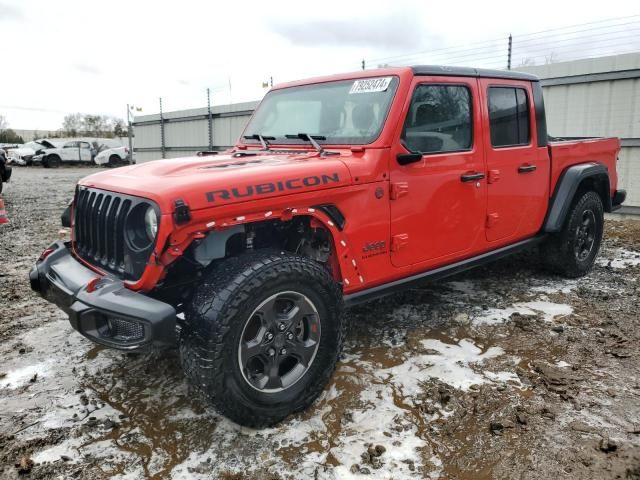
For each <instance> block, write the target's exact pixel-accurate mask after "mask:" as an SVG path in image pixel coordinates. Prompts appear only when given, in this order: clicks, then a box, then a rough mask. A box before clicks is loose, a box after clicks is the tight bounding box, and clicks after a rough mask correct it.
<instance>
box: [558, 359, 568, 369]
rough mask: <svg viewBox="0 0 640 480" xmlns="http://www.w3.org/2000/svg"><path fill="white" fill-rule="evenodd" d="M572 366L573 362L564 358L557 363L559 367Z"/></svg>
mask: <svg viewBox="0 0 640 480" xmlns="http://www.w3.org/2000/svg"><path fill="white" fill-rule="evenodd" d="M570 366H571V364H570V363H567V362H565V361H564V360H560V361H559V362H557V363H556V367H558V368H567V367H570Z"/></svg>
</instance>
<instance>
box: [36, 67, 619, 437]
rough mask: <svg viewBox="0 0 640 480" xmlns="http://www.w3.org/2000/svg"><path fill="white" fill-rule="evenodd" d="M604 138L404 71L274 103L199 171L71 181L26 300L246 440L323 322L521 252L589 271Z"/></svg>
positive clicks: (603, 180) (307, 357) (301, 385)
mask: <svg viewBox="0 0 640 480" xmlns="http://www.w3.org/2000/svg"><path fill="white" fill-rule="evenodd" d="M619 147H620V143H619V141H618V139H615V138H609V139H599V138H583V139H573V138H564V139H554V138H550V137H549V136H548V135H547V129H546V122H545V110H544V105H543V98H542V89H541V86H540V83H539V81H538V79H537V78H536V77H534V76H532V75H528V74H524V73H516V72H511V71H493V70H479V69H473V68H447V67H434V66H417V67H412V68H409V67H407V68H389V69H383V70H375V71H368V72H357V73H351V74H344V75H336V76H331V77H325V78H316V79H312V80H306V81H301V82H293V83H288V84H285V85H280V86H277V87H276V88H274V89H272V90H271V91H270V92H269V93H268V94H267V95H266V96H265V98H264V100H263V101H262V103H261V104H260V106H259V107H258V109H257V110H256V112H255V113H254V115H253V117H252V118H251V120H250V122H249V124H248V125H247V127H246V129H245V132H244V135H243V137H242V138H241V139H240V140H239V141H238V143H237V144H236V145H235V146H234V147H233V148H231V149H229V150H228V151H226V152H224V153H222V154H219V155H205V154H201V155H198V156H195V157H190V158H180V159H173V160H163V161H154V162H149V163H145V164H140V165H134V166H129V167H123V168H118V169H116V170H113V171H108V172H101V173H96V174H94V175H90V176H88V177H87V178H85V179H83V180H81V181H80V182H79V184H78V186H77V188H76V192H75V197H74V199H73V201H72V203H71V204H70V206H69V208H68V209H67V210H66V211H65V213H64V214H63V225H65V226H68V227H71V229H72V237H71V238H72V239H71V241H70V242H67V243H63V242H60V241H58V242H56V243H53V244H52V245H51V246H50V247H48V248H47V249H46V250H44V252H43V253H42V255H41V256H40V258H39V259H38V261H37V263H36V265H35V267H34V268H33V270H32V271H31V273H30V279H31V285H32V288H33V289H35V290H36V291H38V292H40V293H41V295H42V296H44V297H45V298H47V299H49V300H50V301H52V302H55V303H56V304H57V305H59V306H60V307H61V308H62V309H63V310H64V311H65V312H67V313H68V315H69V319H70V321H71V325H72V326H73V328H75V329H76V330H78V331H79V332H80V333H82V334H83V335H85V336H86V337H88V338H89V339H91V340H93V341H94V342H97V343H100V344H103V345H107V346H110V347H114V348H119V349H123V350H135V349H141V348H145V347H148V346H176V345H177V346H178V348H179V350H180V355H181V361H182V365H183V367H184V370H185V372H186V375H187V377H188V378H189V380H190V381H191V382H192V383H193V384H194V385H196V386H197V387H198V388H199V389H201V390H202V391H203V392H205V394H206V395H207V396H208V397H209V398H210V399H211V400H212V402H213V404H214V405H215V406H216V408H217V409H218V410H219V411H220V412H222V413H223V414H225V415H227V416H228V417H230V418H231V419H232V420H234V421H236V422H238V423H240V424H244V425H249V426H254V427H259V426H265V425H271V424H274V423H276V422H278V421H280V420H282V419H283V418H285V417H286V416H287V415H288V414H290V413H292V412H296V411H299V410H301V409H304V408H305V407H307V406H308V405H309V404H310V403H311V402H312V401H313V400H314V399H315V398H316V396H317V395H318V394H319V393H320V392H321V391H322V389H323V388H324V386H325V384H326V383H327V381H328V379H329V377H330V376H331V374H332V372H333V370H334V367H335V364H336V361H337V358H338V355H339V352H340V349H341V345H342V342H343V336H344V321H343V308H344V306H350V305H353V304H356V303H359V302H362V301H366V300H370V299H375V298H379V297H381V296H384V295H387V294H389V293H392V292H394V291H396V290H403V289H406V288H407V287H408V286H409V285H411V284H413V283H414V282H420V281H424V280H428V279H430V280H433V279H439V278H442V277H444V276H447V275H451V274H453V273H456V272H460V271H462V270H465V269H468V268H470V267H473V266H476V265H480V264H483V263H485V262H488V261H491V260H494V259H497V258H500V257H503V256H505V255H507V254H510V253H513V252H517V251H519V250H521V249H523V248H525V247H529V246H532V245H534V244H538V243H539V244H540V251H541V257H542V259H543V260H544V261H545V262H547V263H548V264H549V265H550V266H551V267H553V268H554V269H555V270H556V271H557V272H559V273H562V274H564V275H567V276H569V277H578V276H581V275H584V274H586V273H588V272H589V270H590V269H591V267H592V265H593V263H594V260H595V257H596V255H597V253H598V249H599V247H600V241H601V238H602V232H603V212H610V211H612V210H615V209H616V208H617V207H618V206H619V205H620V204H621V203H622V202H623V200H624V198H625V192H624V191H623V190H619V189H618V188H617V176H616V157H617V154H618V151H619Z"/></svg>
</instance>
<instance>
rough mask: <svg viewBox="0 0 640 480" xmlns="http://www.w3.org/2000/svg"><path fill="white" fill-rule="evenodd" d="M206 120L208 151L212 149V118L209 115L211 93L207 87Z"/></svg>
mask: <svg viewBox="0 0 640 480" xmlns="http://www.w3.org/2000/svg"><path fill="white" fill-rule="evenodd" d="M207 122H208V124H209V151H210V152H211V151H213V118H212V116H211V94H210V92H209V89H208V88H207Z"/></svg>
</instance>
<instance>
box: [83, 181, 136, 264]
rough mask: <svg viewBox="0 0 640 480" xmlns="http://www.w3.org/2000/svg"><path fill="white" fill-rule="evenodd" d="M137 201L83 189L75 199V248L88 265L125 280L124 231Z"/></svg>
mask: <svg viewBox="0 0 640 480" xmlns="http://www.w3.org/2000/svg"><path fill="white" fill-rule="evenodd" d="M134 202H135V200H133V199H131V198H127V197H126V196H123V195H118V194H115V193H112V192H106V191H102V190H95V189H88V188H80V189H79V190H78V192H77V194H76V199H75V248H76V252H77V253H78V254H79V255H80V256H81V257H82V258H83V259H84V260H86V261H87V262H89V263H91V264H92V265H95V266H97V267H100V268H102V269H104V270H108V271H110V272H113V273H117V274H118V275H121V276H123V275H124V273H125V263H124V260H125V248H126V246H125V239H124V228H125V221H126V218H127V214H128V213H129V211H130V210H131V207H132V205H133V204H134Z"/></svg>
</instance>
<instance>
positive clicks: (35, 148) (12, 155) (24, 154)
mask: <svg viewBox="0 0 640 480" xmlns="http://www.w3.org/2000/svg"><path fill="white" fill-rule="evenodd" d="M59 146H60V145H56V144H54V143H53V142H50V141H48V140H34V141H31V142H27V143H25V144H22V145H17V146H15V147H11V148H8V149H6V150H7V160H8V163H10V164H14V165H30V164H31V162H32V160H33V157H34V156H36V155H40V154H45V153H46V151H47V150H49V149H51V148H57V147H59Z"/></svg>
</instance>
